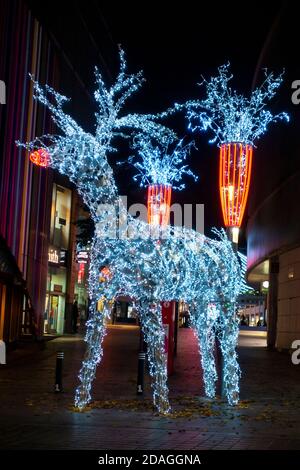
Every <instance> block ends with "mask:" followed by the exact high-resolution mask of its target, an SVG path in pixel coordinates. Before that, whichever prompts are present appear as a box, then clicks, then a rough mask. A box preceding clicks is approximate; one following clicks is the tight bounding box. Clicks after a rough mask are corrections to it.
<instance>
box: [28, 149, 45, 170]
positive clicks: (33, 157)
mask: <svg viewBox="0 0 300 470" xmlns="http://www.w3.org/2000/svg"><path fill="white" fill-rule="evenodd" d="M29 158H30V161H31V162H32V163H34V164H35V165H37V166H42V167H44V168H46V167H47V166H49V160H50V157H49V153H48V152H47V150H45V149H43V148H40V149H38V150H35V151H34V152H31V154H30V156H29Z"/></svg>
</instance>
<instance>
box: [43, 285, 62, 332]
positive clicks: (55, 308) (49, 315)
mask: <svg viewBox="0 0 300 470" xmlns="http://www.w3.org/2000/svg"><path fill="white" fill-rule="evenodd" d="M64 304H65V299H64V296H62V295H58V294H50V295H49V294H47V295H46V310H45V317H44V334H50V335H60V334H63V330H64V314H63V312H64Z"/></svg>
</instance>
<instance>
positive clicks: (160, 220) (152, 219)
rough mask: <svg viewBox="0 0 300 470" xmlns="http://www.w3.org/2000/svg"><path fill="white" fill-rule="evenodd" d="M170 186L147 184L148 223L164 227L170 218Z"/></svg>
mask: <svg viewBox="0 0 300 470" xmlns="http://www.w3.org/2000/svg"><path fill="white" fill-rule="evenodd" d="M171 195H172V186H171V185H165V184H151V185H149V186H148V224H150V225H153V226H161V227H166V226H167V225H168V224H169V220H170V206H171Z"/></svg>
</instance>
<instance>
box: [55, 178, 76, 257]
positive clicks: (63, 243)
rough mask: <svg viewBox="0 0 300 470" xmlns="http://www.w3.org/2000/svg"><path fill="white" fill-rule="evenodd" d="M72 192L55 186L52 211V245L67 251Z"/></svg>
mask: <svg viewBox="0 0 300 470" xmlns="http://www.w3.org/2000/svg"><path fill="white" fill-rule="evenodd" d="M71 201H72V191H71V190H70V189H67V188H63V187H62V186H59V185H58V184H55V183H54V185H53V193H52V210H51V232H50V239H51V244H52V245H54V246H57V247H60V248H63V249H65V250H67V249H68V247H69V237H70V220H71Z"/></svg>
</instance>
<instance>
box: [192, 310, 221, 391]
mask: <svg viewBox="0 0 300 470" xmlns="http://www.w3.org/2000/svg"><path fill="white" fill-rule="evenodd" d="M199 307H200V305H199ZM199 307H198V308H199ZM191 316H192V320H193V323H194V329H195V332H196V335H197V338H198V344H199V353H200V357H201V366H202V371H203V381H204V388H205V394H206V396H207V397H209V398H214V397H215V396H216V381H217V378H218V375H217V370H216V362H215V355H214V348H215V332H214V328H213V323H214V322H213V320H212V319H210V318H209V317H208V314H207V305H203V306H202V307H200V309H199V311H198V312H197V313H196V314H195V313H194V314H192V315H191Z"/></svg>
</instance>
